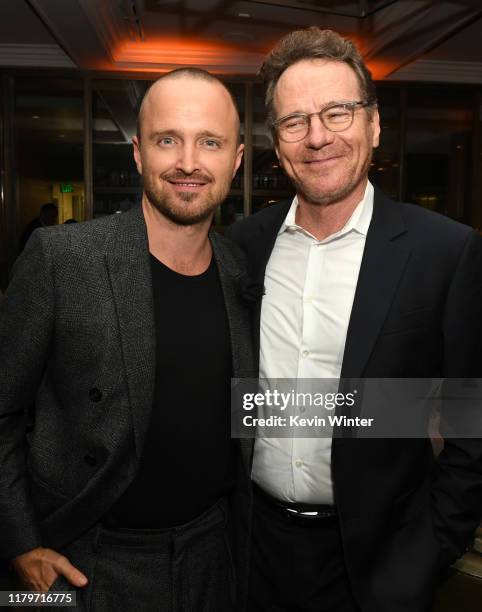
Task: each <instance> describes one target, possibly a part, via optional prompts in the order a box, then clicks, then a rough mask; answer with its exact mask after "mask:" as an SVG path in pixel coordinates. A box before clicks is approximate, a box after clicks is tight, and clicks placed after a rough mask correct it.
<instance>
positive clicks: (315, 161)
mask: <svg viewBox="0 0 482 612" xmlns="http://www.w3.org/2000/svg"><path fill="white" fill-rule="evenodd" d="M340 157H341V155H333V157H325V158H323V159H307V160H306V161H305V162H304V163H305V164H326V163H328V162H332V161H335V160H337V159H340Z"/></svg>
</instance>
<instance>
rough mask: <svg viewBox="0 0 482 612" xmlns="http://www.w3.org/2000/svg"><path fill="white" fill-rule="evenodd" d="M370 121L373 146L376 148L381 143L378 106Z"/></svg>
mask: <svg viewBox="0 0 482 612" xmlns="http://www.w3.org/2000/svg"><path fill="white" fill-rule="evenodd" d="M370 123H371V126H372V147H373V148H374V149H376V148H377V147H378V145H379V144H380V115H379V114H378V107H375V109H374V111H373V115H372V118H371V122H370Z"/></svg>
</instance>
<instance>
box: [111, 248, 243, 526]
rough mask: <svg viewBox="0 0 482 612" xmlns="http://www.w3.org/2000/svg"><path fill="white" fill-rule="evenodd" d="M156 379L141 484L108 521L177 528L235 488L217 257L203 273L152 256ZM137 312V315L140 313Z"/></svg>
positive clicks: (138, 479)
mask: <svg viewBox="0 0 482 612" xmlns="http://www.w3.org/2000/svg"><path fill="white" fill-rule="evenodd" d="M150 260H151V273H152V285H153V297H154V309H155V322H156V329H155V333H156V382H155V391H154V402H153V407H152V413H151V421H150V426H149V429H148V433H147V436H146V440H145V444H144V448H143V452H142V457H141V462H140V465H139V470H138V472H137V475H136V477H135V479H134V481H133V482H132V483H131V484H130V485H129V487H128V489H127V490H126V491H125V492H124V494H123V495H122V497H121V498H120V499H119V500H118V501H117V502H116V504H115V505H114V507H113V508H111V510H110V512H109V513H108V515H107V516H106V517H105V520H104V522H105V523H107V524H108V525H113V526H118V527H131V528H139V529H142V528H156V527H171V526H175V525H180V524H182V523H186V522H188V521H190V520H192V519H194V518H195V517H197V516H199V515H200V514H202V513H203V512H204V511H205V510H207V509H208V508H209V507H210V506H212V505H213V504H214V503H215V502H216V501H217V500H218V499H219V498H220V497H222V496H223V495H226V494H227V493H228V492H229V491H230V489H231V488H232V486H233V479H234V476H233V473H234V469H233V465H232V464H233V450H232V446H233V445H232V440H231V438H230V416H229V415H230V378H231V368H232V366H231V344H230V339H229V326H228V320H227V316H226V310H225V306H224V299H223V294H222V288H221V285H220V282H219V278H218V273H217V268H216V265H215V263H214V260H212V261H211V264H210V266H209V268H208V269H207V270H206V271H205V272H204V273H202V274H199V275H197V276H185V275H183V274H178V273H177V272H174V271H173V270H171V269H170V268H168V267H166V266H165V265H164V264H162V263H161V262H160V261H159V260H157V259H156V258H155V257H153V256H152V255H151V258H150ZM133 316H135V313H133Z"/></svg>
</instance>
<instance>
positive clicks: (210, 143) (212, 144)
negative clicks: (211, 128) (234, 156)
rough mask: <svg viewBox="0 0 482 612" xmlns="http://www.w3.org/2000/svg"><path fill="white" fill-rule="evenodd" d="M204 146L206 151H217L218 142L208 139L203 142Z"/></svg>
mask: <svg viewBox="0 0 482 612" xmlns="http://www.w3.org/2000/svg"><path fill="white" fill-rule="evenodd" d="M203 144H204V145H206V147H207V148H208V149H218V148H219V146H220V145H219V142H218V141H217V140H213V139H212V138H208V140H205V141H204V143H203Z"/></svg>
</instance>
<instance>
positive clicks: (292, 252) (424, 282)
mask: <svg viewBox="0 0 482 612" xmlns="http://www.w3.org/2000/svg"><path fill="white" fill-rule="evenodd" d="M261 76H262V77H263V78H264V80H265V82H266V84H267V92H266V105H267V110H268V124H269V126H270V128H271V131H272V135H273V139H274V144H275V149H276V153H277V156H278V159H279V161H280V164H281V165H282V167H283V169H284V171H285V172H286V173H287V174H288V176H289V177H290V179H291V180H292V182H293V184H294V186H295V187H296V196H295V198H294V199H293V200H290V201H286V202H280V203H278V204H275V205H273V206H271V207H270V208H268V209H266V210H264V211H262V212H260V213H259V214H256V215H253V216H252V217H249V218H247V219H245V220H243V221H240V222H239V223H238V224H236V225H235V226H233V227H232V228H231V230H230V234H229V235H230V237H232V238H233V239H234V240H235V241H237V242H238V244H239V245H240V246H241V247H242V248H243V249H244V251H245V252H246V254H247V256H248V260H249V266H250V275H251V278H252V280H253V282H254V283H260V284H263V283H264V287H265V295H264V297H263V299H262V303H260V305H259V309H258V311H257V313H256V320H257V325H258V327H257V329H258V330H259V333H256V328H255V343H256V344H257V349H259V372H260V377H261V378H270V379H278V378H282V379H292V380H293V379H297V378H308V379H323V378H325V379H339V378H340V377H342V378H355V379H356V378H397V379H398V378H413V379H418V378H439V377H453V378H465V377H481V375H482V350H481V346H480V340H481V332H482V329H481V320H482V317H481V316H480V313H481V312H482V248H481V242H482V241H481V239H480V237H479V236H478V235H477V233H476V232H475V231H473V230H471V229H470V228H469V227H466V226H464V225H461V224H459V223H456V222H454V221H451V220H449V219H447V218H445V217H442V216H440V215H437V214H435V213H433V212H430V211H427V210H425V209H423V208H421V207H416V206H413V205H408V204H401V203H396V202H393V201H391V200H389V199H388V198H387V197H386V196H385V195H384V194H383V193H381V192H380V191H379V190H378V189H376V188H374V187H373V186H372V185H371V184H370V182H369V181H368V177H367V175H368V170H369V167H370V161H371V158H372V149H373V148H374V147H376V146H377V145H378V142H379V135H380V122H379V116H378V111H377V101H376V95H375V87H374V84H373V82H372V79H371V75H370V73H369V71H368V70H367V68H366V67H365V65H364V64H363V61H362V58H361V56H360V55H359V53H358V51H357V49H356V48H355V46H354V45H353V43H351V42H350V41H348V40H346V39H343V38H342V37H341V36H340V35H338V34H337V33H335V32H333V31H329V30H320V29H318V28H309V29H307V30H301V31H296V32H292V33H291V34H289V35H287V36H286V37H284V38H283V39H282V40H281V41H280V42H279V43H278V44H277V46H276V47H275V48H274V49H273V51H272V52H271V53H270V55H269V56H268V58H267V59H266V61H265V63H264V65H263V66H262V68H261ZM293 384H295V383H293ZM339 414H340V413H339ZM341 414H342V413H341ZM349 433H352V432H349ZM252 479H253V481H254V483H255V484H254V489H255V497H254V518H253V546H252V551H253V559H252V567H251V573H250V576H251V589H250V598H251V605H250V611H251V612H257V611H259V612H261V611H263V612H265V611H268V610H273V611H274V610H276V611H277V612H281V611H282V610H295V609H296V610H297V611H298V612H301V611H306V612H308V611H315V610H316V611H317V612H335V611H336V612H354V611H356V610H363V611H365V610H367V611H368V610H370V611H373V612H422V611H423V612H425V611H428V610H429V609H430V605H431V601H432V597H433V593H434V590H435V586H436V583H437V578H438V576H439V573H440V571H442V570H444V569H446V568H447V567H448V566H449V564H450V563H451V562H453V561H454V560H455V559H456V558H457V557H458V556H460V555H461V554H462V553H463V552H464V550H465V549H466V546H467V545H468V543H469V542H470V541H471V537H472V534H473V532H474V530H475V528H476V526H477V524H478V522H479V521H480V518H481V516H482V444H481V442H480V440H476V439H472V440H471V439H465V440H459V439H446V440H445V447H444V449H443V451H442V453H441V454H440V456H439V457H438V459H437V461H435V460H434V458H433V455H432V452H431V447H430V441H429V440H428V439H397V438H392V439H360V438H356V437H353V438H352V439H349V438H347V437H346V436H345V437H342V436H338V437H333V440H332V439H331V438H330V439H325V438H313V439H300V438H293V439H290V438H282V439H276V438H269V439H257V440H256V442H255V445H254V460H253V470H252Z"/></svg>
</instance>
